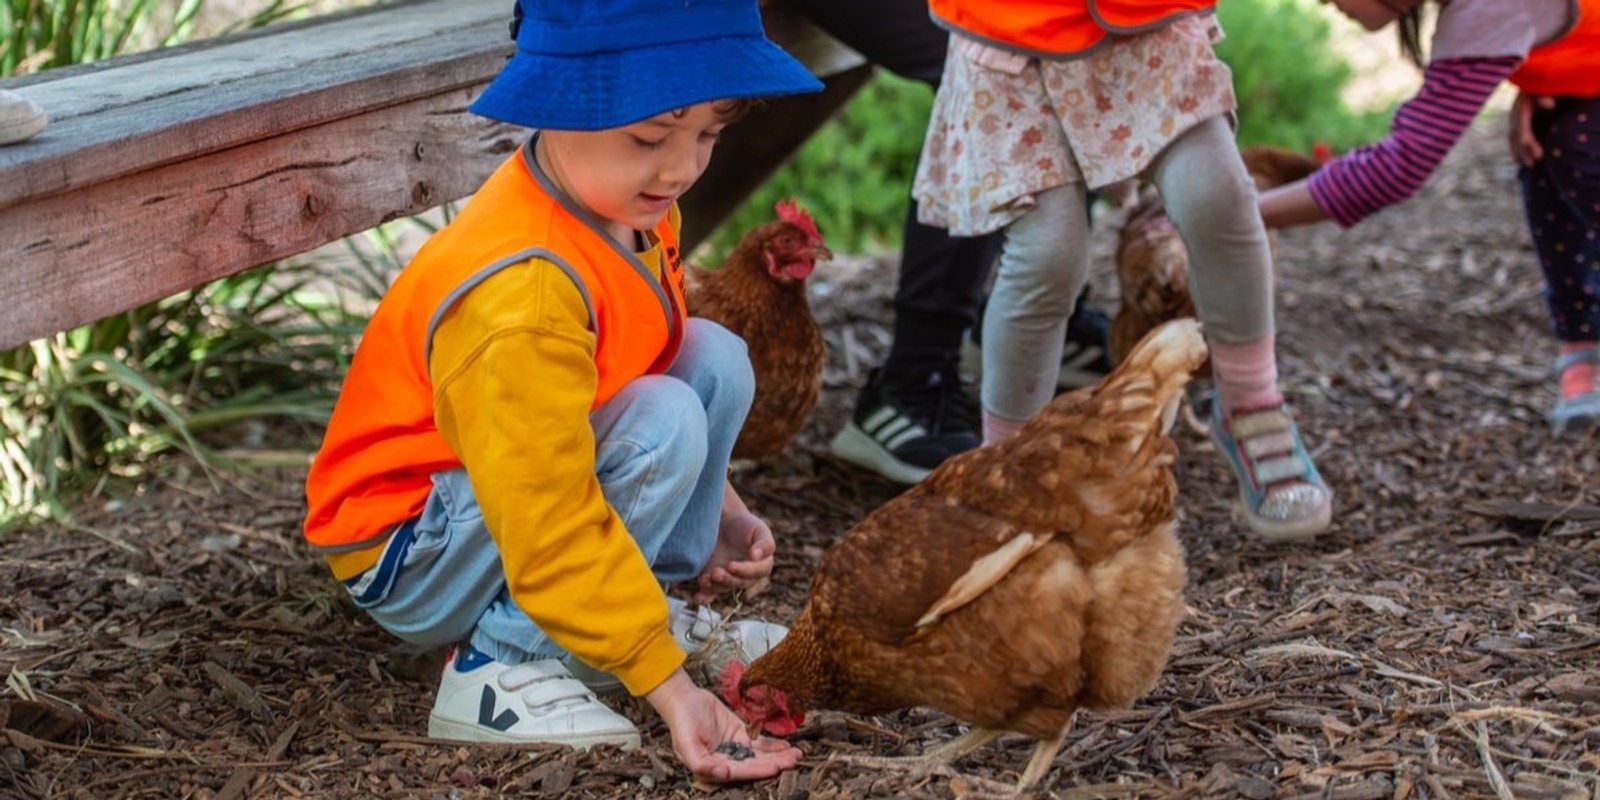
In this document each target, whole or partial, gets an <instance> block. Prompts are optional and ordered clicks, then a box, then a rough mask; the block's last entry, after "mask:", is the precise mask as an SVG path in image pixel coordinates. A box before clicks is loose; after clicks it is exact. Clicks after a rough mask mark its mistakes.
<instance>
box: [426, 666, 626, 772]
mask: <svg viewBox="0 0 1600 800" xmlns="http://www.w3.org/2000/svg"><path fill="white" fill-rule="evenodd" d="M428 735H429V736H432V737H434V738H436V739H454V740H458V741H468V742H503V743H509V744H529V743H535V742H548V743H551V744H564V745H569V746H571V747H576V748H578V749H580V750H582V749H586V748H589V747H592V746H594V745H597V744H615V745H621V746H622V747H623V748H625V749H632V748H635V747H638V746H639V731H638V729H637V728H635V727H634V726H633V723H632V722H629V721H628V718H627V717H624V716H622V715H621V714H618V713H617V712H615V711H612V710H611V709H609V708H607V707H606V705H605V704H604V703H601V702H600V699H599V698H597V697H595V695H594V692H592V691H590V690H589V689H588V688H587V687H585V686H584V685H583V684H582V683H580V682H578V681H577V680H575V679H574V678H573V677H572V673H570V672H568V671H567V668H566V666H565V665H564V664H562V663H561V661H559V660H558V659H554V658H550V659H543V660H540V661H530V662H528V663H526V664H503V663H501V662H499V661H495V660H494V659H492V658H490V657H488V656H487V655H484V654H483V653H481V652H479V651H477V650H474V649H473V648H472V647H471V646H470V645H465V644H463V645H457V646H456V647H454V648H452V650H451V652H450V659H449V660H448V661H447V662H445V665H444V677H442V678H441V679H440V680H439V694H438V696H437V697H435V698H434V701H433V713H432V714H429V715H428Z"/></svg>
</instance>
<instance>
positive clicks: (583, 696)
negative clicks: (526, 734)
mask: <svg viewBox="0 0 1600 800" xmlns="http://www.w3.org/2000/svg"><path fill="white" fill-rule="evenodd" d="M519 694H520V695H521V697H522V702H524V703H527V704H528V707H529V708H538V707H540V706H553V705H555V704H557V703H561V702H563V701H578V702H589V701H590V700H592V699H594V693H593V692H591V691H589V687H587V686H584V685H583V683H582V682H580V681H579V680H578V679H576V678H550V679H547V680H542V681H539V682H538V683H535V684H533V685H532V686H528V687H526V688H524V689H523V690H522V691H521V692H519Z"/></svg>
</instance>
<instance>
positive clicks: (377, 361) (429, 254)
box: [305, 141, 687, 555]
mask: <svg viewBox="0 0 1600 800" xmlns="http://www.w3.org/2000/svg"><path fill="white" fill-rule="evenodd" d="M532 153H533V146H532V143H531V141H530V143H529V144H528V145H525V146H524V147H522V148H520V149H519V150H518V151H517V153H516V154H515V155H513V156H512V157H511V158H509V159H507V160H506V161H505V163H503V164H501V165H500V167H499V168H498V169H496V170H495V172H494V174H493V175H491V176H490V177H489V179H488V181H486V182H485V183H484V184H483V186H482V187H481V188H480V189H479V190H478V192H477V193H476V194H475V195H474V196H473V198H472V200H471V201H470V202H468V203H467V205H466V207H465V208H463V209H462V211H461V214H460V215H459V216H458V217H457V218H456V219H455V220H453V221H452V222H451V223H450V224H449V225H447V226H445V227H444V228H443V229H441V230H440V231H439V232H438V233H436V234H434V235H433V236H432V237H430V238H429V239H428V241H427V243H426V244H424V245H423V247H422V249H421V250H420V251H418V253H417V255H416V257H415V258H413V259H412V260H411V263H410V264H408V265H407V266H406V268H405V269H403V270H401V272H400V275H399V277H398V278H396V280H395V282H394V285H393V286H392V287H390V289H389V290H388V292H387V293H385V295H384V298H383V300H382V302H380V303H379V305H378V309H377V311H376V312H374V314H373V315H372V319H371V321H370V322H369V323H368V325H367V329H366V332H365V333H364V334H363V336H362V339H361V344H360V346H359V347H358V348H357V349H356V354H355V358H354V359H353V360H352V361H351V364H350V371H349V374H348V375H347V376H346V378H345V382H344V388H343V389H342V391H341V392H340V394H339V400H338V403H337V404H336V405H335V406H334V409H333V416H332V418H331V419H329V421H328V430H327V433H326V434H325V435H324V437H323V441H322V448H321V449H320V450H319V451H318V452H317V456H316V460H315V461H314V462H313V464H312V466H311V471H310V474H309V475H308V476H307V478H306V500H307V503H308V504H309V506H310V510H309V514H308V516H307V517H306V523H305V535H306V539H307V540H309V541H310V543H311V544H312V545H313V546H314V547H316V548H317V549H319V550H322V551H324V552H325V553H328V554H330V555H334V554H338V553H348V552H351V551H358V550H367V549H370V548H375V547H376V546H378V545H380V544H382V543H383V542H384V541H386V540H387V537H388V535H389V533H390V531H391V530H392V529H393V527H394V526H395V525H396V524H398V523H400V522H402V521H404V520H407V519H410V518H412V517H414V516H416V515H417V514H418V513H421V511H422V507H423V504H424V502H425V501H426V500H427V498H428V492H429V490H430V489H431V487H432V482H431V480H430V476H431V475H432V474H433V473H435V472H439V471H442V470H449V469H455V468H457V467H460V466H461V460H460V459H459V458H457V457H456V455H455V453H454V452H453V451H452V450H451V449H450V446H449V445H448V444H446V443H445V440H444V437H443V436H441V435H440V434H439V430H438V428H437V427H436V425H435V423H434V404H433V397H434V394H433V379H432V376H431V375H430V374H429V370H428V355H429V351H430V350H431V345H430V343H431V342H432V339H433V332H434V329H435V327H436V326H437V325H438V322H439V319H440V318H441V317H442V316H443V315H444V312H445V311H446V310H448V309H449V308H450V306H451V304H452V303H454V302H455V301H456V300H457V299H459V298H460V297H461V296H462V295H464V294H465V293H466V292H468V291H471V289H472V288H473V287H474V286H476V285H477V284H478V282H480V281H482V280H483V279H484V278H486V277H488V276H489V275H491V274H493V273H495V272H497V271H499V270H501V269H505V268H506V267H509V266H513V265H516V264H521V263H523V262H526V261H527V260H529V259H532V258H538V259H545V260H548V261H552V262H555V264H556V265H558V266H559V267H560V268H561V269H563V270H564V271H565V272H566V273H567V274H568V275H569V276H571V277H572V279H573V280H574V281H576V282H577V283H578V286H579V288H580V289H581V290H582V291H583V292H584V294H585V297H586V298H587V301H588V305H589V312H590V327H591V329H592V330H593V331H594V333H595V338H596V349H595V366H596V367H597V368H598V369H599V378H600V383H599V390H598V392H597V394H596V395H595V398H594V403H593V405H592V406H591V408H594V407H598V406H600V405H601V404H602V403H604V402H606V401H607V400H609V399H611V397H612V396H613V395H615V394H616V393H617V392H618V391H619V390H620V389H621V388H622V387H623V386H624V385H625V384H627V383H628V382H629V381H632V380H634V379H635V378H638V377H639V376H641V375H646V374H650V373H660V372H663V371H665V370H666V368H667V367H668V366H670V365H671V364H672V361H673V359H674V358H676V357H677V353H678V347H679V345H680V344H681V343H682V341H683V332H684V327H685V325H686V324H687V319H686V314H685V311H684V308H685V306H684V297H683V292H684V287H683V280H684V276H683V261H682V257H681V256H680V254H679V252H678V242H677V234H676V233H675V232H674V231H673V227H672V222H671V219H672V216H673V215H672V214H668V215H664V216H663V218H662V220H661V223H660V224H659V225H657V226H656V230H655V234H656V235H657V236H658V237H660V239H661V249H662V252H663V253H664V254H665V255H666V258H665V260H666V262H667V264H666V265H665V266H666V268H665V269H664V270H663V272H664V273H665V274H664V276H663V279H662V280H657V279H656V278H655V277H653V276H651V275H650V274H648V272H643V273H642V272H640V271H639V270H637V269H633V268H631V267H630V265H629V263H628V258H627V255H626V254H624V253H622V251H620V250H619V249H618V246H617V245H615V244H614V243H613V242H612V241H611V239H610V238H609V237H607V236H606V235H605V234H603V233H602V232H600V231H597V230H595V229H594V228H591V227H589V226H588V225H586V224H585V223H584V222H583V221H582V220H581V219H579V218H578V217H577V216H575V215H574V214H573V213H572V212H571V211H569V210H568V209H567V208H566V207H565V206H563V205H562V203H561V202H560V201H559V200H557V199H556V198H555V197H554V196H552V194H551V193H550V192H549V191H548V190H547V189H546V188H545V187H544V186H542V185H541V184H540V182H539V180H538V179H537V178H535V177H534V174H533V167H532V166H531V165H530V163H529V162H530V161H531V159H532Z"/></svg>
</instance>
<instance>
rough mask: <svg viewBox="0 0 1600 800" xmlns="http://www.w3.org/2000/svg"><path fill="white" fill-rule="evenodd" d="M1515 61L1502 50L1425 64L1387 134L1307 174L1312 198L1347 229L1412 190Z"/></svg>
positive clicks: (1402, 198)
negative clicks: (1494, 54) (1416, 87)
mask: <svg viewBox="0 0 1600 800" xmlns="http://www.w3.org/2000/svg"><path fill="white" fill-rule="evenodd" d="M1521 63H1522V59H1521V58H1519V57H1517V56H1500V57H1496V58H1453V59H1445V60H1441V61H1435V62H1433V63H1432V64H1429V65H1428V69H1427V70H1426V71H1425V72H1424V73H1423V76H1422V88H1421V89H1420V90H1418V91H1417V95H1416V96H1415V97H1413V98H1411V99H1410V100H1407V101H1406V102H1405V103H1403V104H1401V106H1400V108H1399V110H1398V111H1396V112H1395V115H1394V122H1393V123H1392V125H1391V127H1390V130H1389V136H1388V138H1385V139H1384V140H1383V141H1381V142H1377V143H1375V144H1370V145H1366V146H1363V147H1358V148H1356V149H1354V150H1351V151H1350V152H1348V153H1345V154H1344V155H1342V156H1340V157H1339V158H1337V159H1335V160H1333V161H1331V162H1329V163H1328V164H1327V165H1326V166H1324V167H1323V168H1322V169H1321V170H1319V171H1318V172H1317V173H1316V174H1315V175H1313V176H1311V182H1310V189H1311V197H1312V198H1313V199H1314V200H1316V201H1317V205H1318V206H1321V207H1322V210H1323V211H1325V212H1327V214H1328V216H1329V217H1332V218H1333V220H1334V221H1335V222H1337V223H1339V224H1340V225H1341V226H1343V227H1346V228H1348V227H1350V226H1352V225H1354V224H1356V223H1357V222H1360V221H1361V220H1363V219H1365V218H1367V217H1369V216H1371V215H1372V214H1374V213H1376V212H1378V211H1380V210H1382V209H1384V208H1386V207H1388V206H1391V205H1394V204H1395V203H1398V202H1400V201H1401V200H1404V199H1406V198H1408V197H1410V196H1411V195H1413V194H1415V193H1416V191H1417V190H1418V189H1420V188H1422V184H1424V183H1426V182H1427V180H1428V176H1430V175H1432V174H1433V171H1434V169H1435V168H1437V167H1438V166H1439V162H1441V161H1443V160H1444V157H1445V155H1446V154H1448V153H1449V152H1450V148H1452V147H1454V146H1455V144H1456V142H1457V141H1458V140H1459V139H1460V138H1461V134H1462V133H1464V132H1465V131H1466V129H1467V126H1468V125H1471V124H1472V119H1473V117H1475V116H1477V114H1478V112H1479V111H1481V110H1482V109H1483V105H1484V103H1486V102H1488V100H1489V95H1491V94H1493V93H1494V90H1495V88H1496V87H1498V86H1499V85H1500V83H1501V82H1502V81H1504V80H1505V79H1506V78H1508V77H1510V75H1511V73H1512V72H1514V71H1516V68H1517V65H1519V64H1521Z"/></svg>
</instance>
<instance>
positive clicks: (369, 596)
mask: <svg viewBox="0 0 1600 800" xmlns="http://www.w3.org/2000/svg"><path fill="white" fill-rule="evenodd" d="M416 530H417V518H416V517H412V518H411V519H408V520H406V521H405V522H402V523H400V524H399V525H398V526H396V527H395V529H394V534H393V535H391V536H390V537H389V543H388V544H386V545H384V547H383V555H381V556H379V557H378V563H376V564H374V565H372V567H371V568H370V569H368V570H367V571H366V572H363V573H361V574H360V575H357V576H355V577H353V578H350V579H348V580H346V581H344V588H345V589H346V590H347V591H349V592H350V596H351V598H353V599H354V600H355V603H356V605H357V606H358V607H360V608H371V607H373V606H375V605H377V604H378V603H381V602H383V599H384V598H386V597H388V596H389V590H390V589H391V588H393V587H394V581H395V578H396V577H398V576H399V575H400V567H401V566H402V565H404V564H405V562H406V553H408V552H410V551H411V542H412V541H413V540H414V539H415V538H416V537H415V534H416Z"/></svg>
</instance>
